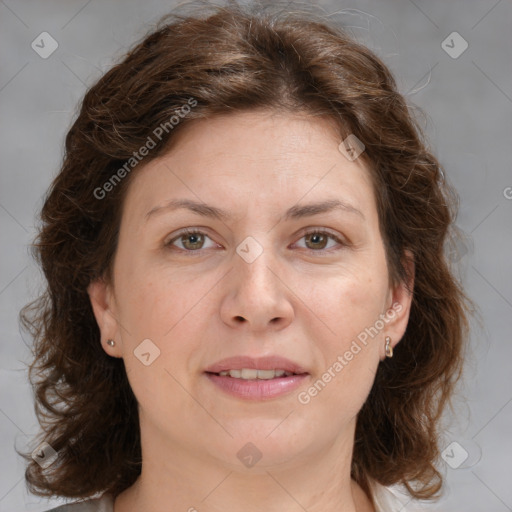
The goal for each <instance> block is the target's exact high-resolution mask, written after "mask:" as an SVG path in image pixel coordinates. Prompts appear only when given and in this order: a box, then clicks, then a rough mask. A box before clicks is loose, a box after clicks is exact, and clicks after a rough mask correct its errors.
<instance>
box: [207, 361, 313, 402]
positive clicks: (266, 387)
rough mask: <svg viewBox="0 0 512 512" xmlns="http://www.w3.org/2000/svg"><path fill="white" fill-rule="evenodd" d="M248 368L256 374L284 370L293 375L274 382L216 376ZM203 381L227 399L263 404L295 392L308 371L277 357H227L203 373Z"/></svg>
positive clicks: (272, 380)
mask: <svg viewBox="0 0 512 512" xmlns="http://www.w3.org/2000/svg"><path fill="white" fill-rule="evenodd" d="M242 368H250V369H256V370H284V371H286V372H291V373H294V374H296V375H289V376H288V377H285V376H283V377H276V378H274V379H269V380H265V379H237V378H234V377H230V376H229V375H227V376H224V375H223V376H221V375H217V374H218V373H219V372H222V371H225V370H241V369H242ZM205 374H206V376H207V378H208V379H209V380H210V382H212V383H213V384H214V385H215V386H217V387H218V388H219V389H221V390H222V391H224V392H225V393H227V394H228V395H231V396H235V397H237V398H242V399H246V400H265V399H271V398H276V397H279V396H282V395H285V394H288V393H290V392H291V391H293V390H295V389H297V388H298V387H299V386H300V385H301V384H302V383H303V382H304V381H305V380H306V379H307V378H308V377H309V373H308V371H307V370H306V369H305V368H303V367H302V366H300V365H299V364H298V363H295V362H294V361H290V360H289V359H286V358H285V357H281V356H266V357H256V358H254V357H249V356H236V357H228V358H227V359H222V360H221V361H217V362H216V363H215V364H213V365H211V366H209V367H208V368H207V369H206V370H205Z"/></svg>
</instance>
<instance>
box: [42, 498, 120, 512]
mask: <svg viewBox="0 0 512 512" xmlns="http://www.w3.org/2000/svg"><path fill="white" fill-rule="evenodd" d="M46 512H114V498H113V496H112V495H111V494H104V495H103V496H101V497H100V498H91V499H87V500H83V501H77V502H74V503H67V504H66V505H61V506H60V507H57V508H52V509H50V510H47V511H46Z"/></svg>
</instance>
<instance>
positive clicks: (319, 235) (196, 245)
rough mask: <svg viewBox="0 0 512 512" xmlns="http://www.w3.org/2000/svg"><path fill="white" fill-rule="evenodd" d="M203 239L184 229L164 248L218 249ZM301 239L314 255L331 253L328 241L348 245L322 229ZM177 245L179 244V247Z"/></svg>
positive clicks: (194, 231)
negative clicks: (205, 244) (208, 245)
mask: <svg viewBox="0 0 512 512" xmlns="http://www.w3.org/2000/svg"><path fill="white" fill-rule="evenodd" d="M205 239H209V240H211V238H210V237H209V236H208V235H207V234H206V233H204V232H203V231H201V230H199V229H189V228H186V229H184V230H182V231H181V233H178V235H177V236H175V237H173V238H172V239H170V240H169V241H167V242H165V246H166V247H177V248H178V249H181V251H183V252H188V253H199V252H200V251H201V250H202V249H211V248H214V247H219V245H218V244H215V243H214V242H213V240H212V243H213V245H212V246H210V247H205V246H204V242H205ZM302 239H305V240H306V247H305V249H306V250H308V251H309V252H315V253H321V252H331V251H330V250H329V249H332V247H330V248H328V249H327V250H326V251H324V249H326V246H327V245H328V242H329V240H331V241H334V242H337V243H338V244H339V245H341V246H342V247H345V246H347V245H348V244H347V243H346V242H344V241H343V240H341V239H340V237H338V236H337V235H335V234H334V233H331V232H329V231H326V230H322V229H311V230H309V231H307V232H306V233H305V234H304V235H302V237H301V238H300V240H302ZM177 244H181V247H180V246H179V245H177ZM335 250H336V249H335Z"/></svg>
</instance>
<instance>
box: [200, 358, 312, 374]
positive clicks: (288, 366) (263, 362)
mask: <svg viewBox="0 0 512 512" xmlns="http://www.w3.org/2000/svg"><path fill="white" fill-rule="evenodd" d="M242 368H251V369H256V370H284V371H286V372H291V373H297V374H299V373H308V372H307V371H306V370H305V369H304V368H303V367H302V366H300V365H299V364H297V363H295V362H293V361H290V360H289V359H286V358H285V357H281V356H266V357H257V358H254V357H249V356H235V357H228V358H226V359H222V360H221V361H217V362H216V363H215V364H212V365H211V366H209V367H208V368H206V370H205V371H206V372H210V373H219V372H223V371H226V370H241V369H242Z"/></svg>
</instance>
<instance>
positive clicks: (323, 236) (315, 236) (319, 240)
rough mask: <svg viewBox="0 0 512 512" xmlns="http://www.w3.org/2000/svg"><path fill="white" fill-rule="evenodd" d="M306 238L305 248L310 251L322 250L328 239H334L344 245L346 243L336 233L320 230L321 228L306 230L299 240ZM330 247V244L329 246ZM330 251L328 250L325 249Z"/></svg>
mask: <svg viewBox="0 0 512 512" xmlns="http://www.w3.org/2000/svg"><path fill="white" fill-rule="evenodd" d="M302 239H305V240H306V249H307V250H309V251H311V252H322V251H323V250H324V249H325V248H326V246H327V244H328V243H329V240H332V241H335V242H337V243H338V244H340V245H341V246H346V245H347V244H346V243H345V242H344V241H343V240H341V239H340V238H339V237H338V236H337V235H335V234H334V233H331V232H329V231H325V230H321V229H311V230H309V231H307V232H306V233H305V234H304V235H303V236H302V237H301V240H302ZM329 249H332V246H331V247H330V248H329ZM326 252H330V251H326Z"/></svg>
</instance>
